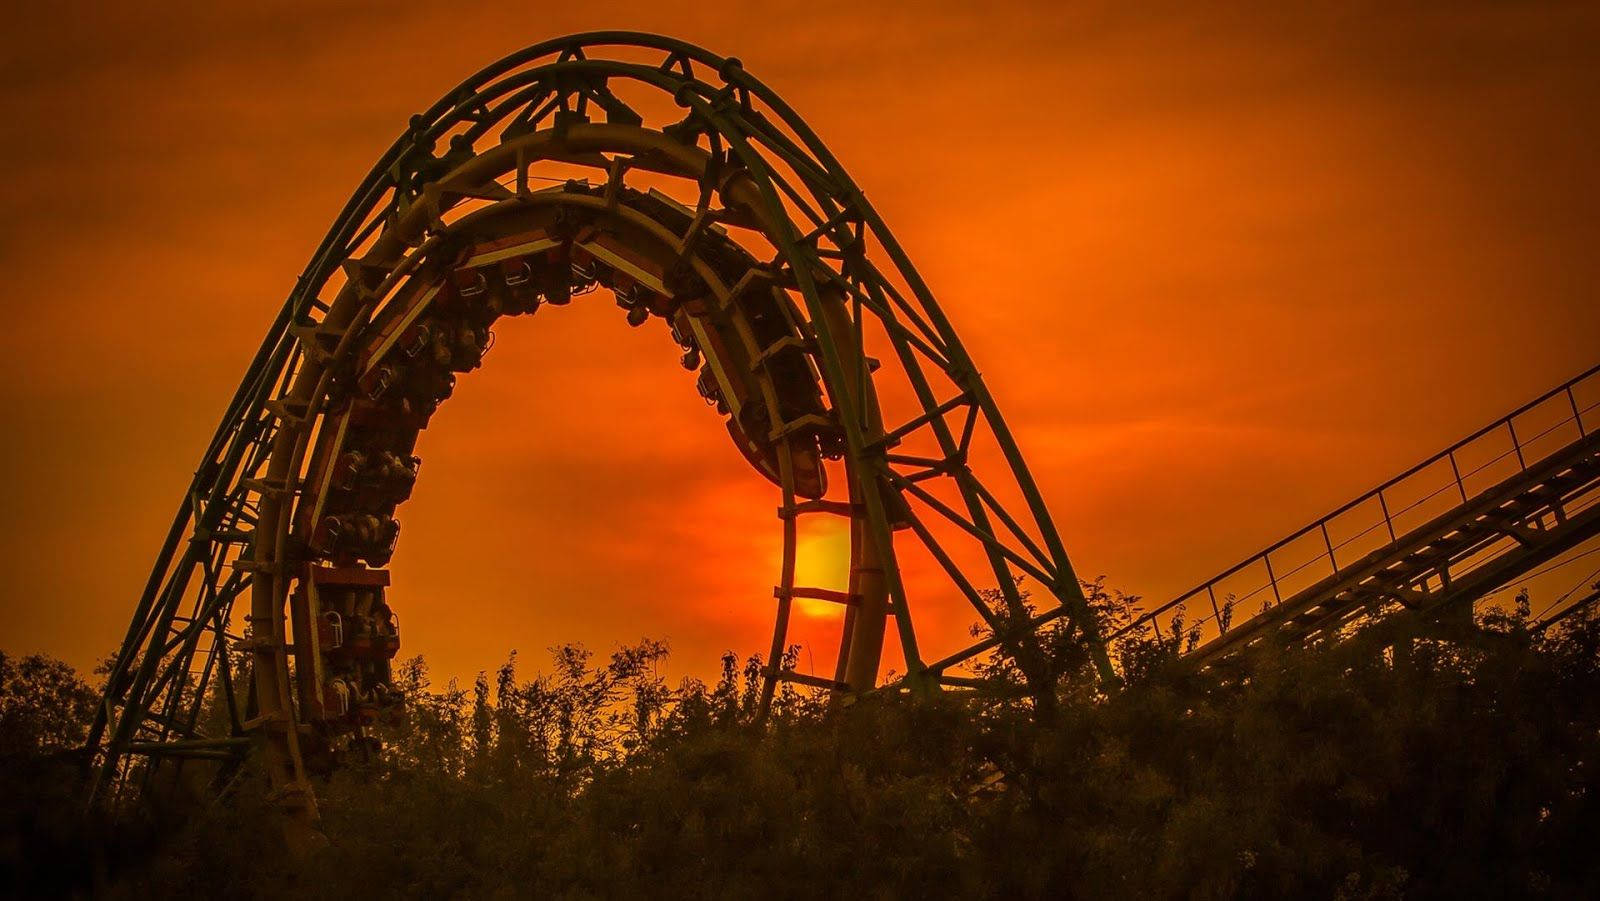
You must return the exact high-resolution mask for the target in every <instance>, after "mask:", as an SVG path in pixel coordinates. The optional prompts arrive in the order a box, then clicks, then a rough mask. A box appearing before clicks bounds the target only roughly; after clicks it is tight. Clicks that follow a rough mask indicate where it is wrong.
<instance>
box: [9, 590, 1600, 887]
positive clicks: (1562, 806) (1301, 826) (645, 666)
mask: <svg viewBox="0 0 1600 901" xmlns="http://www.w3.org/2000/svg"><path fill="white" fill-rule="evenodd" d="M1098 597H1099V599H1100V600H1101V601H1102V602H1106V603H1110V602H1113V599H1108V598H1106V597H1105V596H1104V594H1101V595H1099V596H1098ZM1564 625H1566V626H1567V628H1565V629H1564V630H1563V631H1562V632H1560V634H1548V635H1535V634H1530V633H1529V631H1528V630H1527V629H1525V628H1524V627H1523V625H1522V623H1521V621H1520V620H1519V619H1518V618H1517V616H1515V615H1514V614H1513V615H1508V616H1491V617H1489V618H1488V619H1486V620H1483V621H1480V623H1479V624H1478V627H1477V628H1476V629H1475V630H1472V631H1466V630H1461V631H1458V632H1457V633H1454V634H1452V635H1450V637H1449V640H1448V641H1447V640H1442V639H1439V638H1436V637H1434V638H1417V639H1414V640H1411V641H1408V642H1404V643H1402V645H1401V646H1400V648H1401V650H1400V651H1399V652H1396V651H1395V650H1393V649H1384V648H1378V647H1367V646H1364V645H1362V644H1361V641H1362V639H1359V638H1358V639H1355V640H1353V642H1347V643H1346V644H1344V645H1341V646H1339V647H1337V648H1331V649H1330V648H1322V649H1311V650H1307V651H1297V652H1294V653H1292V654H1285V655H1282V656H1280V657H1277V658H1274V659H1271V660H1262V661H1259V662H1258V664H1257V665H1256V666H1255V667H1254V668H1253V669H1252V670H1251V671H1250V673H1248V674H1246V675H1244V676H1242V677H1241V676H1240V675H1238V674H1235V675H1232V676H1227V677H1224V676H1222V675H1219V674H1214V673H1206V674H1201V675H1193V674H1185V673H1183V672H1182V671H1181V669H1180V668H1178V667H1175V666H1173V665H1172V663H1171V659H1172V656H1173V654H1172V651H1173V649H1172V648H1171V647H1169V646H1168V645H1166V644H1165V643H1163V642H1161V641H1159V640H1157V639H1155V638H1154V637H1153V636H1149V635H1147V636H1144V637H1143V638H1141V639H1140V640H1138V641H1137V642H1134V643H1130V644H1129V645H1127V646H1126V647H1124V648H1122V649H1121V652H1122V653H1121V661H1122V665H1123V668H1124V670H1125V672H1126V673H1127V676H1128V685H1127V687H1126V688H1124V689H1122V690H1120V691H1117V692H1114V693H1112V694H1109V695H1107V694H1102V693H1099V692H1096V691H1092V690H1088V689H1073V688H1069V687H1066V686H1070V685H1078V684H1085V683H1084V682H1083V681H1081V680H1080V679H1079V673H1080V671H1081V670H1082V669H1083V665H1084V664H1083V661H1081V660H1079V659H1077V651H1076V649H1075V648H1074V646H1073V645H1072V642H1071V641H1070V636H1066V635H1055V636H1053V639H1054V640H1053V641H1052V643H1051V645H1050V648H1049V649H1050V655H1051V664H1050V665H1051V666H1053V667H1054V668H1055V672H1058V673H1059V674H1060V676H1061V685H1062V686H1063V688H1062V689H1061V690H1060V692H1059V693H1058V695H1057V703H1056V709H1055V710H1054V712H1053V714H1051V715H1049V716H1048V717H1039V716H1036V715H1035V713H1036V710H1035V703H1034V702H1032V701H1029V700H1024V699H1022V698H1021V697H1019V696H1018V695H1017V693H1016V692H1012V691H1009V690H1006V688H1005V687H1004V686H1006V685H1008V684H1011V683H1013V682H1014V681H1015V675H1016V674H1015V673H1014V672H1012V671H1011V670H1010V668H1009V667H1006V666H1003V665H999V664H996V665H995V666H994V667H993V668H991V669H990V670H989V671H988V673H987V675H988V676H989V677H991V678H992V679H993V680H994V682H995V684H996V685H997V686H998V687H997V688H996V689H995V690H993V691H983V692H979V693H975V694H972V695H968V696H962V697H956V696H946V697H942V698H939V699H936V700H933V701H928V700H917V699H913V698H910V697H906V696H884V697H872V698H866V699H863V700H860V701H858V702H856V703H854V704H850V705H847V706H843V707H838V706H835V707H832V708H830V707H829V706H828V705H826V704H824V703H822V702H820V701H818V700H817V699H813V698H809V697H806V696H802V695H799V694H794V693H789V694H785V695H783V696H782V697H780V698H779V703H778V705H777V707H776V712H775V715H774V717H773V718H772V721H771V723H770V724H769V725H768V726H767V727H765V728H764V729H758V728H755V727H754V726H753V725H752V724H751V720H752V718H753V717H752V713H753V709H754V704H755V692H754V685H753V682H752V675H753V674H752V673H751V672H750V670H749V668H746V671H745V672H743V673H741V672H739V671H738V667H737V666H736V664H735V662H734V661H733V659H732V658H731V657H730V658H728V659H727V660H726V661H725V664H726V665H725V673H724V678H723V679H722V680H721V682H720V683H719V684H717V685H713V686H706V685H700V684H698V683H688V684H685V685H682V686H678V687H670V686H667V685H665V684H664V683H663V682H662V681H661V680H660V679H658V678H657V677H656V676H655V675H654V673H655V672H656V668H657V667H658V665H659V664H660V662H661V660H662V658H663V657H664V655H665V649H664V648H661V647H659V646H656V645H652V644H649V643H646V644H643V645H640V646H638V647H635V648H630V649H625V650H623V651H621V652H619V653H617V654H616V655H614V656H613V657H612V658H611V659H609V660H606V661H596V660H593V659H591V658H589V657H588V656H587V655H585V654H584V653H583V652H581V651H579V650H576V649H570V648H568V649H562V650H560V651H558V652H557V657H556V666H555V668H554V669H553V670H552V672H551V674H550V675H548V676H545V677H542V678H539V679H536V680H534V681H531V682H530V681H522V680H519V679H518V678H517V676H516V674H515V673H514V671H513V670H512V669H511V667H510V665H507V667H505V668H503V669H502V670H501V671H500V672H499V673H498V674H497V677H496V678H493V679H480V680H479V683H478V684H477V685H476V686H474V687H473V688H470V689H465V690H454V689H446V690H442V691H441V690H437V689H433V688H430V687H429V685H428V683H427V681H426V677H425V670H424V669H423V667H422V665H421V662H420V660H418V661H414V662H413V663H412V664H411V665H410V666H409V667H408V668H407V684H406V685H405V686H404V687H405V689H406V691H407V694H408V697H409V701H408V705H407V708H406V714H405V716H404V718H403V720H402V721H401V722H398V723H396V724H394V725H392V726H391V727H389V729H390V731H389V734H388V735H387V737H386V740H387V743H388V750H387V752H386V753H385V754H384V756H383V757H382V759H381V760H378V761H375V762H370V763H366V764H353V765H351V766H349V767H347V768H345V769H344V770H342V771H340V772H339V773H338V774H337V775H335V776H334V777H333V778H332V779H331V781H329V782H328V783H327V784H325V785H324V786H323V788H322V814H323V822H324V826H325V832H326V834H327V836H328V838H329V842H328V844H327V846H326V847H325V848H322V849H320V850H318V851H315V852H314V853H312V854H311V855H310V856H309V858H308V859H305V860H304V861H302V862H299V863H295V862H292V861H291V859H290V858H289V857H288V856H287V854H286V853H285V851H284V850H283V849H282V847H281V839H280V837H279V836H280V830H279V829H278V828H277V826H276V825H275V824H274V820H273V816H272V807H271V805H270V804H269V803H268V802H267V801H265V800H264V799H263V798H261V797H260V796H259V793H258V792H257V791H256V790H255V789H254V788H253V786H254V782H253V781H252V780H250V779H248V778H245V779H242V780H240V782H239V783H238V784H239V786H240V787H239V788H238V789H237V790H236V791H235V792H234V793H233V794H232V795H231V796H230V797H229V799H228V800H227V801H226V802H223V803H215V802H206V801H199V800H196V801H188V802H185V801H182V800H181V799H174V800H171V801H169V802H168V804H167V806H166V807H165V808H164V809H162V810H160V811H145V812H144V813H142V814H140V815H139V816H137V817H124V818H123V819H121V820H120V821H118V822H116V823H115V824H112V823H109V822H98V821H95V822H91V821H87V820H85V819H83V818H82V817H81V816H79V815H77V814H76V811H77V810H78V809H79V806H78V805H77V804H76V803H75V802H74V800H73V797H72V795H73V792H74V791H75V782H74V777H73V773H74V772H75V769H74V768H73V767H72V766H71V765H70V763H69V762H68V761H67V760H65V759H63V758H61V757H57V756H51V755H50V753H49V749H50V748H51V746H53V745H61V744H65V743H69V742H70V739H71V737H72V736H73V735H74V734H76V732H75V730H77V729H81V722H82V718H83V717H84V715H85V714H86V713H87V709H88V708H87V704H89V703H92V700H90V699H91V698H92V694H91V693H89V692H88V690H87V687H86V686H83V685H82V683H80V682H78V681H77V680H76V678H75V677H73V676H72V675H71V673H70V671H68V670H65V668H64V667H60V666H52V665H51V664H50V663H49V662H47V661H43V660H39V659H38V658H30V659H27V660H16V659H4V658H0V716H3V722H0V753H3V754H4V757H5V759H4V760H3V761H0V804H3V810H4V818H3V822H0V888H3V889H4V891H5V892H6V893H7V894H14V895H19V896H31V895H84V896H89V895H94V896H106V897H129V898H134V897H165V896H173V895H181V896H207V897H216V896H229V897H281V896H309V897H338V898H355V897H373V896H379V895H385V894H389V895H396V896H403V897H428V898H433V897H529V896H534V895H538V896H541V897H545V896H554V897H573V898H590V897H593V898H611V897H768V898H786V897H843V896H846V895H849V896H855V897H908V896H914V895H915V896H925V897H952V896H954V897H1083V898H1102V897H1111V898H1184V897H1203V898H1205V897H1211V898H1214V897H1239V896H1246V897H1313V898H1326V897H1336V898H1391V897H1421V898H1429V897H1522V896H1536V897H1574V898H1578V897H1600V859H1597V856H1596V855H1595V853H1594V847H1593V841H1592V837H1593V836H1594V835H1595V834H1597V832H1596V830H1597V829H1600V805H1597V793H1600V769H1597V768H1600V623H1597V622H1596V621H1595V620H1594V619H1592V618H1591V619H1588V620H1582V621H1577V620H1574V621H1572V622H1570V623H1567V624H1564ZM1175 631H1178V632H1181V629H1180V630H1175Z"/></svg>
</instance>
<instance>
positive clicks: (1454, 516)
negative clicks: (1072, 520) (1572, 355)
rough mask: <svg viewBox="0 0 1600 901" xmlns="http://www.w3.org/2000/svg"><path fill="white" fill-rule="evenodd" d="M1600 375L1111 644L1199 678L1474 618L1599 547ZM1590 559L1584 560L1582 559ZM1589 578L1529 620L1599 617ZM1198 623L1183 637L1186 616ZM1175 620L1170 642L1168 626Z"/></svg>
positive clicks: (1511, 417)
mask: <svg viewBox="0 0 1600 901" xmlns="http://www.w3.org/2000/svg"><path fill="white" fill-rule="evenodd" d="M1597 411H1600V366H1597V367H1595V368H1593V369H1590V370H1588V371H1587V372H1584V373H1583V374H1581V375H1579V376H1577V377H1576V378H1573V379H1572V380H1570V381H1568V382H1566V383H1564V384H1562V385H1558V386H1557V387H1555V388H1553V389H1551V390H1550V391H1548V392H1546V393H1545V394H1543V395H1541V396H1539V397H1538V398H1536V399H1534V400H1533V401H1531V402H1529V403H1527V404H1525V405H1523V406H1521V407H1518V408H1517V409H1516V410H1513V411H1512V412H1511V413H1509V414H1507V415H1505V416H1503V417H1501V418H1500V419H1498V420H1496V421H1495V422H1493V423H1491V424H1489V425H1487V426H1485V427H1483V428H1482V429H1479V430H1478V431H1476V432H1474V433H1472V434H1471V435H1469V436H1467V437H1466V438H1464V439H1462V440H1461V441H1458V442H1456V443H1455V444H1452V445H1451V446H1449V447H1447V448H1445V449H1444V450H1442V451H1440V452H1439V453H1437V454H1435V455H1433V456H1431V457H1429V458H1428V459H1426V460H1424V461H1422V462H1421V463H1418V464H1417V465H1416V466H1413V467H1411V468H1410V469H1408V470H1406V471H1405V472H1403V473H1401V474H1400V475H1398V476H1395V477H1394V478H1392V479H1390V480H1388V481H1386V482H1384V483H1383V484H1382V485H1379V486H1378V487H1376V488H1374V489H1372V490H1371V491H1368V492H1366V493H1365V494H1362V495H1361V496H1360V497H1357V498H1356V499H1354V500H1352V501H1350V502H1349V503H1347V504H1344V505H1343V506H1341V507H1339V508H1338V509H1337V510H1334V511H1333V512H1332V513H1329V514H1328V515H1326V516H1324V517H1322V518H1320V519H1318V520H1316V521H1314V522H1312V523H1311V524H1310V525H1307V526H1306V527H1304V528H1302V529H1300V530H1298V531H1296V532H1294V533H1293V534H1291V535H1289V536H1288V537H1286V538H1284V539H1282V540H1280V541H1278V542H1275V543H1274V544H1273V545H1271V546H1270V547H1268V548H1266V549H1265V550H1263V551H1261V552H1260V553H1257V554H1255V555H1253V556H1251V557H1249V558H1247V559H1245V560H1243V561H1241V562H1240V563H1238V564H1235V565H1234V566H1231V567H1229V568H1228V569H1226V570H1224V571H1223V572H1221V573H1220V574H1218V575H1217V576H1215V577H1213V578H1211V579H1207V580H1206V581H1205V582H1202V583H1200V584H1199V585H1197V586H1195V587H1194V588H1192V589H1190V590H1188V591H1186V592H1184V593H1183V594H1181V595H1179V596H1178V597H1176V598H1173V599H1172V600H1170V601H1168V602H1166V603H1164V604H1161V605H1160V606H1157V607H1155V608H1153V609H1151V610H1149V611H1148V612H1146V613H1145V614H1143V615H1142V616H1141V617H1139V618H1138V619H1136V620H1135V621H1134V622H1132V623H1130V624H1128V625H1127V626H1125V627H1123V628H1122V629H1119V630H1117V631H1115V632H1113V633H1111V634H1110V635H1109V636H1108V638H1109V639H1110V640H1113V641H1115V640H1116V639H1119V638H1122V637H1123V636H1125V635H1127V634H1129V633H1131V632H1134V631H1135V630H1138V629H1139V628H1140V627H1148V628H1152V629H1154V630H1155V632H1156V633H1157V634H1158V635H1159V636H1160V637H1162V638H1164V639H1166V640H1168V641H1171V642H1174V643H1177V644H1179V645H1180V648H1181V649H1182V650H1184V651H1185V652H1186V653H1187V657H1188V660H1189V661H1190V663H1191V664H1192V665H1196V666H1212V665H1217V664H1220V663H1224V662H1227V661H1230V660H1235V659H1237V658H1239V657H1240V656H1242V655H1245V654H1249V653H1251V652H1252V651H1254V650H1259V649H1261V648H1263V647H1269V646H1270V647H1283V646H1288V645H1294V644H1302V643H1306V642H1311V641H1316V640H1319V639H1325V638H1329V637H1339V636H1343V635H1346V634H1348V633H1349V632H1351V631H1353V630H1356V629H1360V628H1363V627H1365V626H1369V625H1371V624H1374V623H1377V622H1380V621H1385V620H1390V619H1396V618H1403V619H1408V620H1412V621H1420V622H1421V623H1423V624H1426V623H1429V622H1435V623H1436V622H1438V621H1440V620H1441V619H1445V618H1448V617H1451V616H1452V615H1453V616H1454V617H1456V618H1458V619H1460V618H1463V617H1465V616H1466V615H1468V614H1470V613H1471V612H1472V610H1473V607H1474V605H1475V604H1477V603H1480V602H1483V601H1485V599H1487V598H1490V597H1491V596H1492V595H1493V594H1494V593H1496V592H1497V590H1499V589H1501V588H1502V587H1504V586H1507V585H1510V584H1512V583H1514V582H1515V581H1516V580H1518V579H1522V578H1524V577H1527V576H1529V575H1530V574H1532V573H1533V572H1534V571H1535V570H1536V569H1537V568H1540V567H1544V566H1546V564H1549V563H1550V562H1551V561H1552V560H1557V559H1558V558H1561V557H1562V556H1563V555H1568V554H1570V552H1572V551H1573V550H1574V549H1576V548H1579V547H1582V546H1583V545H1584V544H1585V542H1588V541H1589V540H1590V539H1592V538H1594V537H1595V536H1596V535H1600V412H1597ZM1585 553H1589V552H1585ZM1592 581H1593V579H1592V577H1590V578H1589V579H1587V580H1586V581H1585V583H1584V584H1580V585H1578V586H1576V587H1575V588H1574V589H1573V590H1572V591H1569V592H1566V593H1564V594H1563V595H1561V596H1558V597H1557V598H1555V599H1554V600H1553V601H1552V602H1550V603H1549V604H1547V605H1546V606H1545V607H1544V609H1541V610H1540V611H1538V612H1537V613H1536V614H1534V616H1533V623H1532V625H1533V626H1534V627H1535V628H1541V627H1543V626H1546V625H1549V624H1551V623H1554V622H1556V621H1559V620H1560V619H1561V618H1563V617H1566V616H1568V615H1570V614H1572V613H1574V612H1576V611H1578V610H1581V609H1582V608H1583V607H1585V606H1587V605H1589V604H1592V603H1593V602H1594V601H1595V600H1596V599H1597V597H1600V592H1597V591H1596V590H1595V587H1594V586H1593V585H1592V584H1588V583H1589V582H1592ZM1180 611H1182V612H1183V613H1187V614H1188V616H1189V617H1192V619H1191V620H1189V621H1188V625H1187V626H1185V625H1183V624H1184V623H1185V620H1186V618H1185V617H1184V616H1182V615H1180V616H1179V617H1178V619H1177V624H1178V625H1177V627H1176V629H1174V626H1173V620H1172V619H1171V618H1172V616H1173V615H1174V614H1177V613H1179V612H1180ZM1164 618H1165V619H1166V620H1167V631H1166V632H1165V633H1163V632H1162V631H1161V628H1162V620H1163V619H1164Z"/></svg>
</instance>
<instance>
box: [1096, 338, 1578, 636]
mask: <svg viewBox="0 0 1600 901" xmlns="http://www.w3.org/2000/svg"><path fill="white" fill-rule="evenodd" d="M1597 409H1600V366H1595V367H1593V368H1591V369H1589V370H1588V371H1586V372H1584V373H1582V374H1581V375H1579V376H1577V377H1576V378H1573V379H1572V380H1570V381H1568V382H1566V383H1565V384H1562V385H1559V386H1557V387H1555V388H1554V389H1552V390H1550V391H1548V392H1546V393H1544V394H1542V395H1540V396H1539V397H1538V398H1535V399H1534V400H1532V401H1530V402H1529V403H1527V404H1524V405H1523V406H1521V407H1518V408H1517V409H1516V410H1514V411H1512V412H1511V413H1509V414H1508V415H1506V416H1504V417H1501V418H1500V419H1498V420H1496V421H1495V422H1493V423H1491V424H1489V425H1487V426H1485V427H1483V428H1482V429H1479V430H1478V431H1476V432H1473V433H1472V434H1471V435H1468V436H1467V437H1466V438H1463V439H1462V440H1460V441H1458V442H1456V443H1455V444H1452V445H1451V446H1449V447H1448V448H1445V449H1444V450H1443V451H1440V452H1439V453H1437V454H1435V455H1434V456H1432V457H1429V458H1428V459H1426V460H1424V461H1422V462H1421V463H1418V464H1417V465H1416V466H1413V467H1411V468H1410V469H1408V470H1406V471H1405V472H1403V473H1401V474H1400V475H1398V476H1395V477H1394V478H1392V479H1390V480H1389V481H1387V482H1384V483H1383V484H1382V485H1379V486H1378V487H1376V488H1374V489H1373V490H1371V491H1368V492H1367V493H1366V494H1363V495H1361V496H1360V497H1358V498H1356V499H1355V500H1353V501H1350V502H1349V503H1347V504H1345V505H1344V506H1342V507H1340V508H1339V509H1337V510H1334V511H1333V512H1332V513H1329V514H1328V515H1326V516H1324V517H1322V518H1321V519H1318V520H1316V521H1315V522H1312V523H1311V524H1310V525H1308V526H1306V527H1305V528H1303V529H1300V530H1299V531H1297V532H1295V533H1294V534H1292V535H1290V536H1288V537H1287V538H1284V539H1283V540H1281V541H1279V542H1277V543H1276V544H1273V545H1272V546H1270V547H1268V548H1266V549H1265V550H1263V551H1261V552H1260V553H1258V554H1256V555H1254V556H1252V557H1250V558H1249V559H1246V560H1244V561H1242V562H1240V563H1238V564H1236V565H1234V566H1231V567H1229V568H1228V569H1225V570H1223V571H1222V572H1221V573H1219V574H1218V575H1216V576H1215V577H1213V578H1211V579H1207V580H1206V581H1204V582H1202V583H1200V584H1199V585H1196V586H1195V587H1194V588H1192V589H1190V590H1189V591H1186V592H1184V593H1183V594H1181V595H1179V596H1178V597H1176V598H1174V599H1172V600H1170V601H1168V602H1167V603H1165V604H1162V605H1161V606H1159V607H1156V608H1154V609H1152V610H1150V611H1148V612H1147V613H1145V614H1143V615H1142V616H1140V617H1139V618H1138V619H1136V620H1134V621H1133V622H1132V623H1130V624H1128V625H1127V626H1124V627H1123V628H1121V629H1119V630H1117V632H1115V633H1114V634H1112V635H1111V636H1110V638H1111V639H1116V638H1118V637H1121V636H1122V635H1125V634H1127V633H1128V632H1129V631H1131V630H1133V629H1135V628H1138V627H1139V626H1141V625H1143V624H1146V623H1148V624H1150V625H1151V626H1153V627H1154V628H1155V630H1156V632H1157V634H1162V633H1161V626H1162V623H1161V619H1162V618H1163V617H1167V616H1168V615H1169V614H1173V615H1175V614H1176V613H1177V612H1178V611H1179V610H1180V608H1181V609H1182V610H1183V611H1184V612H1185V613H1186V614H1188V615H1189V616H1193V617H1195V618H1194V619H1190V620H1188V621H1187V622H1185V623H1184V625H1183V626H1182V631H1183V632H1185V633H1188V632H1190V631H1192V630H1194V629H1199V630H1200V640H1201V642H1202V643H1203V642H1204V641H1206V640H1209V639H1211V638H1215V637H1217V636H1219V635H1222V634H1224V633H1226V632H1228V631H1229V629H1231V628H1237V627H1238V625H1239V624H1240V623H1241V622H1244V621H1246V620H1248V619H1250V618H1252V617H1254V616H1256V615H1259V614H1260V613H1263V612H1265V611H1266V610H1268V609H1270V608H1271V607H1273V606H1276V605H1277V604H1280V603H1282V602H1283V601H1284V600H1285V599H1287V598H1291V597H1294V596H1295V595H1296V594H1297V593H1299V592H1300V591H1303V590H1304V589H1306V588H1309V587H1311V586H1312V585H1315V584H1316V583H1318V582H1320V581H1322V580H1324V579H1326V578H1328V577H1329V576H1338V575H1341V574H1342V573H1344V572H1345V569H1344V568H1345V567H1353V566H1354V565H1355V564H1356V563H1357V562H1358V561H1360V560H1362V559H1363V558H1365V557H1367V555H1369V554H1371V553H1372V552H1373V551H1375V550H1378V549H1379V548H1382V547H1384V546H1386V545H1389V544H1393V543H1394V542H1395V541H1396V540H1397V539H1398V538H1400V537H1401V536H1404V535H1406V534H1407V533H1408V532H1410V531H1411V530H1412V529H1414V528H1416V527H1418V526H1421V525H1422V524H1424V523H1426V522H1429V521H1431V520H1432V519H1434V518H1435V517H1437V516H1439V515H1441V514H1442V513H1445V512H1447V511H1449V510H1451V509H1453V508H1455V507H1458V506H1460V505H1462V504H1465V503H1467V502H1468V500H1469V499H1470V498H1472V497H1473V496H1475V495H1476V494H1478V493H1479V492H1481V491H1484V490H1486V489H1488V488H1491V487H1493V486H1494V485H1497V484H1499V483H1500V482H1502V481H1504V480H1505V479H1507V478H1510V477H1512V476H1514V475H1516V474H1517V473H1519V472H1522V471H1525V470H1527V469H1528V468H1529V467H1530V466H1535V465H1537V464H1539V463H1540V462H1542V461H1544V460H1545V459H1547V458H1549V457H1550V455H1552V454H1554V453H1555V452H1557V451H1559V450H1561V449H1562V448H1564V447H1567V446H1568V445H1570V444H1571V443H1572V442H1574V441H1577V440H1579V439H1580V438H1584V437H1586V436H1588V435H1589V434H1591V433H1593V432H1594V431H1595V429H1596V428H1597V427H1600V414H1597V413H1596V410H1597ZM1170 622H1171V621H1170V618H1169V625H1170ZM1167 637H1169V638H1172V637H1178V636H1167Z"/></svg>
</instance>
